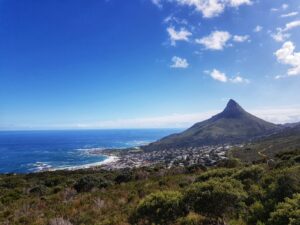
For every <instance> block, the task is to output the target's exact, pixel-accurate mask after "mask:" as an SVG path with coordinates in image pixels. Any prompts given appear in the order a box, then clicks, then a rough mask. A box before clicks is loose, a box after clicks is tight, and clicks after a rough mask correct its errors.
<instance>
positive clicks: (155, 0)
mask: <svg viewBox="0 0 300 225" xmlns="http://www.w3.org/2000/svg"><path fill="white" fill-rule="evenodd" d="M151 2H152V3H153V4H154V5H156V6H157V7H158V8H162V3H161V0H151Z"/></svg>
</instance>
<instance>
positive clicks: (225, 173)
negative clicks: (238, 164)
mask: <svg viewBox="0 0 300 225" xmlns="http://www.w3.org/2000/svg"><path fill="white" fill-rule="evenodd" d="M234 172H235V169H224V168H220V169H213V170H209V171H207V172H205V173H202V174H201V175H200V176H199V177H197V179H196V182H200V181H207V180H208V179H211V178H217V177H219V178H223V177H230V176H231V175H232V174H233V173H234Z"/></svg>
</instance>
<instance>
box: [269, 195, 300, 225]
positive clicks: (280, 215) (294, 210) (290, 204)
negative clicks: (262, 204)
mask: <svg viewBox="0 0 300 225" xmlns="http://www.w3.org/2000/svg"><path fill="white" fill-rule="evenodd" d="M269 224H270V225H271V224H272V225H299V224H300V194H295V195H294V196H293V198H286V199H285V201H284V202H282V203H279V204H278V206H277V207H276V209H275V211H274V212H273V213H271V217H270V219H269Z"/></svg>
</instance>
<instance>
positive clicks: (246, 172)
mask: <svg viewBox="0 0 300 225" xmlns="http://www.w3.org/2000/svg"><path fill="white" fill-rule="evenodd" d="M263 173H264V169H263V168H262V167H261V166H250V167H246V168H245V169H242V170H240V171H239V172H237V173H236V174H235V175H234V178H235V179H237V180H240V181H242V182H243V183H245V182H247V181H249V180H250V181H252V182H251V183H257V182H258V181H259V180H260V179H261V177H262V175H263Z"/></svg>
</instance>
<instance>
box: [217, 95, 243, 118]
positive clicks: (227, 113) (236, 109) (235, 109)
mask: <svg viewBox="0 0 300 225" xmlns="http://www.w3.org/2000/svg"><path fill="white" fill-rule="evenodd" d="M245 113H246V111H245V110H244V109H243V108H242V107H241V106H240V105H239V104H238V103H237V102H236V101H234V100H233V99H230V100H229V101H228V103H227V105H226V108H225V109H224V110H223V112H222V113H221V114H220V116H222V117H231V118H232V117H238V116H241V115H243V114H245Z"/></svg>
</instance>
